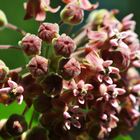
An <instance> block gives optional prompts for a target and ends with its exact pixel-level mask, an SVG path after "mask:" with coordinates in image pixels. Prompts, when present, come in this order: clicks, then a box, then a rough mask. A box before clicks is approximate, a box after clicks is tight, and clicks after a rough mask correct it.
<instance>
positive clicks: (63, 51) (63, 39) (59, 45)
mask: <svg viewBox="0 0 140 140" xmlns="http://www.w3.org/2000/svg"><path fill="white" fill-rule="evenodd" d="M53 45H54V50H55V53H56V54H57V55H62V56H64V57H69V56H70V55H71V53H73V52H74V50H75V48H76V45H75V42H74V41H73V40H72V39H71V38H70V37H69V36H66V34H62V35H61V36H60V37H58V38H56V39H54V40H53Z"/></svg>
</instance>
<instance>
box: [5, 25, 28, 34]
mask: <svg viewBox="0 0 140 140" xmlns="http://www.w3.org/2000/svg"><path fill="white" fill-rule="evenodd" d="M6 27H7V28H8V29H11V30H14V31H17V32H19V33H20V34H21V35H23V36H25V35H26V32H25V31H24V30H23V29H21V28H19V27H17V26H15V25H13V24H11V23H8V24H7V25H6Z"/></svg>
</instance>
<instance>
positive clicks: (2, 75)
mask: <svg viewBox="0 0 140 140" xmlns="http://www.w3.org/2000/svg"><path fill="white" fill-rule="evenodd" d="M8 73H9V68H8V67H7V66H6V65H5V64H4V62H3V61H2V60H0V83H2V82H4V80H5V79H6V78H7V75H8Z"/></svg>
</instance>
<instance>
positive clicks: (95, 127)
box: [0, 0, 140, 140]
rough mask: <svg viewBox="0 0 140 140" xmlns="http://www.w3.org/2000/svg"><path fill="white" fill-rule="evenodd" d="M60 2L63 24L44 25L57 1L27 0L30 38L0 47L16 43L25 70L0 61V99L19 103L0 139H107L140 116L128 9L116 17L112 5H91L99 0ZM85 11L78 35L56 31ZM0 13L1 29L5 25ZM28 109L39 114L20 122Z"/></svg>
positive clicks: (139, 81)
mask: <svg viewBox="0 0 140 140" xmlns="http://www.w3.org/2000/svg"><path fill="white" fill-rule="evenodd" d="M62 2H64V4H66V5H65V7H64V8H63V9H62V11H61V12H60V18H61V20H62V21H61V22H59V23H48V22H43V21H44V20H45V19H46V13H45V12H46V11H50V12H52V13H55V12H58V10H59V8H60V6H58V7H57V8H51V7H50V0H36V1H33V0H28V1H27V3H26V4H25V6H24V7H25V10H26V15H25V19H30V18H34V19H35V20H37V21H40V26H39V28H38V33H37V35H35V34H30V33H26V32H25V31H24V34H22V35H23V38H22V39H21V41H20V42H19V46H18V47H13V46H7V45H4V46H1V47H0V48H1V49H9V48H12V49H15V48H16V49H17V50H20V51H23V53H24V55H25V57H26V60H27V58H28V62H27V64H26V66H25V67H19V68H16V69H13V70H9V68H8V67H7V66H6V65H5V64H4V62H3V61H0V103H2V104H5V105H10V104H11V103H12V102H14V101H15V100H17V101H18V103H19V104H21V103H22V101H24V102H25V104H26V109H25V110H24V112H23V114H22V115H17V114H13V115H12V116H10V117H9V119H5V120H1V121H0V136H1V137H2V138H3V139H10V138H11V137H13V138H15V139H22V140H32V139H38V140H56V139H58V140H66V139H67V140H79V139H80V140H83V139H95V140H105V139H113V138H114V137H116V136H117V135H119V134H121V135H125V134H127V133H128V132H129V131H131V130H132V129H133V128H134V127H135V126H136V125H137V123H138V121H139V118H140V112H139V106H140V75H139V73H138V71H137V70H136V68H140V43H139V40H138V35H137V34H136V33H135V32H134V29H135V24H136V23H135V21H133V19H132V17H133V14H130V15H128V16H126V17H124V18H123V19H122V20H121V21H119V20H118V19H117V18H116V14H117V13H118V11H117V10H112V11H108V10H105V9H103V10H102V9H101V10H95V9H96V8H97V7H98V3H97V4H91V3H90V2H89V1H88V0H62ZM85 10H87V11H91V13H90V15H89V18H88V19H87V22H86V24H85V25H84V26H83V27H82V28H81V29H79V31H78V32H76V33H75V32H73V33H72V34H73V36H70V35H69V34H68V33H67V32H66V33H63V34H60V33H59V30H60V26H62V23H63V24H67V25H68V28H70V27H69V26H74V25H77V24H79V23H81V22H82V21H83V19H84V11H85ZM1 15H4V14H3V13H2V12H1V11H0V27H1V26H5V24H7V23H5V21H6V22H7V20H6V17H5V16H4V18H3V16H1ZM12 27H13V26H12ZM14 27H15V26H14ZM14 29H15V30H16V31H18V32H21V33H23V30H21V29H18V28H14ZM31 106H33V108H34V110H35V111H33V112H38V113H39V114H40V115H39V117H38V122H37V123H36V126H34V127H32V121H33V119H34V118H33V117H34V113H33V116H32V117H31V121H30V123H29V124H27V123H26V121H25V119H24V115H25V113H26V111H28V109H29V108H30V107H31ZM28 125H29V127H27V126H28ZM28 128H29V129H28Z"/></svg>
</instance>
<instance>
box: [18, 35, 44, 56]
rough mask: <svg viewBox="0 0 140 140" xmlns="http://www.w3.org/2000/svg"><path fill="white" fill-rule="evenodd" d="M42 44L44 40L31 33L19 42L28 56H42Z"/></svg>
mask: <svg viewBox="0 0 140 140" xmlns="http://www.w3.org/2000/svg"><path fill="white" fill-rule="evenodd" d="M41 44H42V40H41V39H40V38H39V37H38V36H36V35H33V34H29V33H28V34H26V36H25V37H24V38H23V39H22V40H21V41H20V42H19V45H20V46H22V48H23V51H24V52H25V54H27V55H28V56H30V55H37V54H40V51H41Z"/></svg>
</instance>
